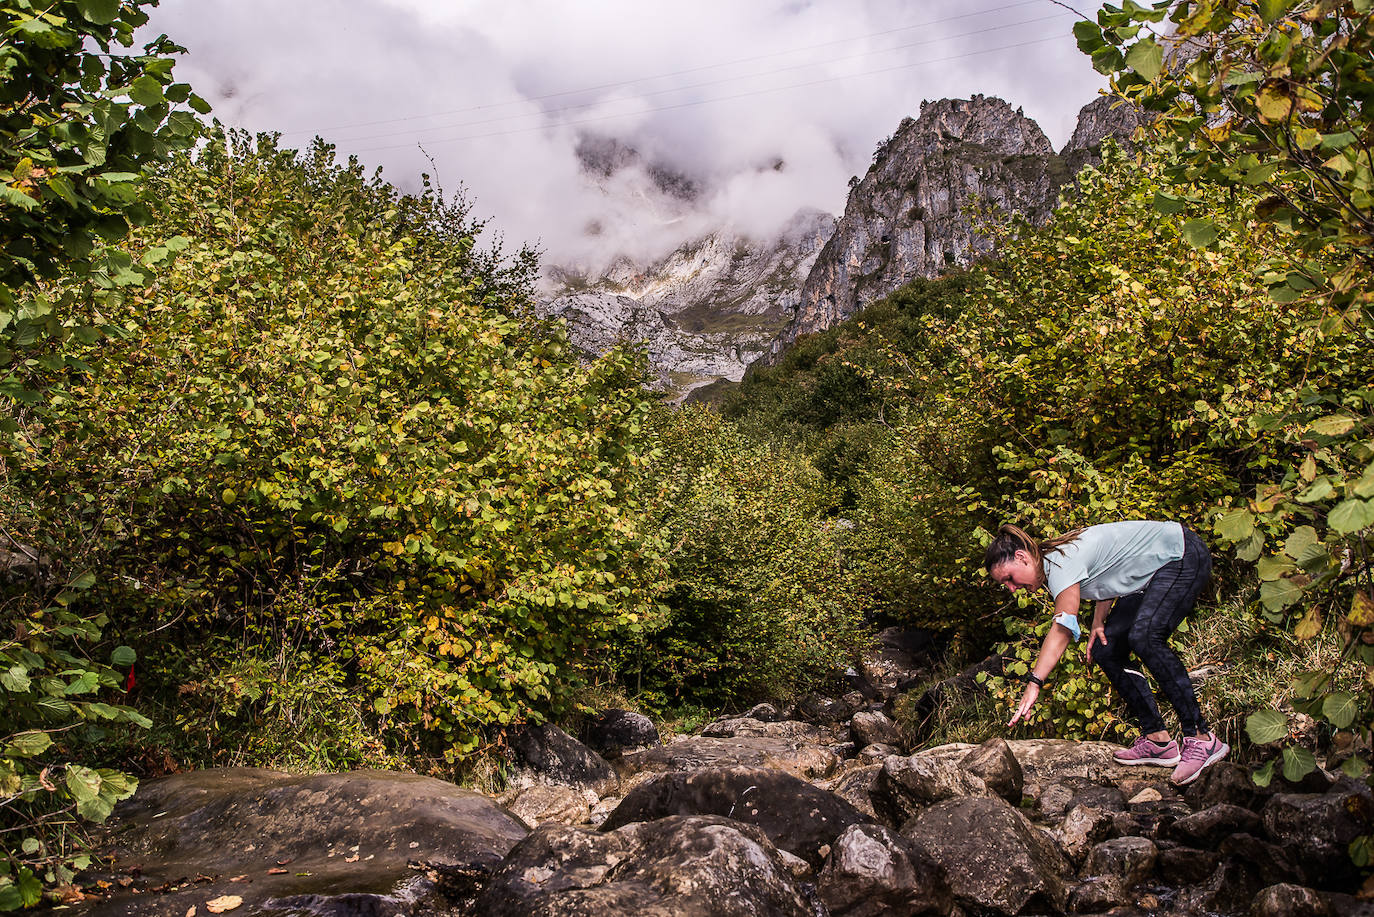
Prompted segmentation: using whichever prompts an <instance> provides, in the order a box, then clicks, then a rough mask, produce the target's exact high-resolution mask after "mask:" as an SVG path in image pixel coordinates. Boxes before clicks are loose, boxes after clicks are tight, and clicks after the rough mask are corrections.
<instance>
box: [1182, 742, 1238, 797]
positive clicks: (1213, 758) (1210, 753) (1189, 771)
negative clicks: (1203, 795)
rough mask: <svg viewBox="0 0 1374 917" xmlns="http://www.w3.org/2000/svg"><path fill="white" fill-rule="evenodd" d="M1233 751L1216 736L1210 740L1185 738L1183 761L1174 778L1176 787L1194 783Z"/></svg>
mask: <svg viewBox="0 0 1374 917" xmlns="http://www.w3.org/2000/svg"><path fill="white" fill-rule="evenodd" d="M1230 750H1231V746H1229V745H1227V744H1226V743H1225V742H1223V741H1222V740H1221V739H1218V738H1217V737H1216V736H1212V737H1211V738H1210V739H1199V738H1198V737H1197V736H1184V737H1183V760H1182V762H1180V763H1179V765H1178V767H1176V768H1174V775H1173V777H1172V778H1170V779H1172V780H1173V782H1174V785H1175V786H1183V785H1184V784H1187V783H1192V782H1193V781H1194V780H1196V779H1197V778H1198V775H1199V774H1201V773H1202V769H1203V768H1204V767H1206V766H1207V765H1209V764H1215V763H1216V762H1218V761H1220V760H1221V759H1222V758H1224V757H1226V753H1227V752H1228V751H1230Z"/></svg>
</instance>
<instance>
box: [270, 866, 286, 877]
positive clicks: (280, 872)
mask: <svg viewBox="0 0 1374 917" xmlns="http://www.w3.org/2000/svg"><path fill="white" fill-rule="evenodd" d="M290 871H291V870H289V869H282V868H281V867H280V866H273V867H272V868H271V869H269V870H267V874H268V875H269V876H284V875H286V874H287V873H288V872H290Z"/></svg>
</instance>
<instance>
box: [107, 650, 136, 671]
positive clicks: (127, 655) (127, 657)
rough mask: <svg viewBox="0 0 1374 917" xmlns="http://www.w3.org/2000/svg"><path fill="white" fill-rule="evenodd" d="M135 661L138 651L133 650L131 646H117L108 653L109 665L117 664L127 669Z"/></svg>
mask: <svg viewBox="0 0 1374 917" xmlns="http://www.w3.org/2000/svg"><path fill="white" fill-rule="evenodd" d="M137 661H138V653H136V652H134V649H133V647H129V646H117V647H115V648H114V651H113V652H112V653H110V665H113V666H118V667H119V668H121V669H127V668H128V667H129V666H131V665H133V664H134V663H135V662H137Z"/></svg>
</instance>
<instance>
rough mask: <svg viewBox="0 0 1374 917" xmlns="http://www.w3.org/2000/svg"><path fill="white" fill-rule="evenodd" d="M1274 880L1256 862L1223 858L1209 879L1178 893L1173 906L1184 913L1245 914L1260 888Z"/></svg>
mask: <svg viewBox="0 0 1374 917" xmlns="http://www.w3.org/2000/svg"><path fill="white" fill-rule="evenodd" d="M1271 883H1272V880H1271V879H1267V878H1265V877H1264V876H1262V875H1261V873H1260V870H1259V869H1258V868H1256V867H1255V866H1254V865H1253V864H1251V863H1246V862H1242V861H1240V860H1236V859H1234V858H1230V857H1223V858H1222V860H1221V865H1219V866H1218V867H1217V869H1216V872H1214V873H1212V875H1211V877H1210V878H1209V879H1208V880H1207V881H1206V882H1203V883H1202V884H1201V885H1198V886H1196V887H1193V888H1187V889H1183V890H1182V891H1181V892H1180V893H1179V895H1178V898H1177V899H1176V900H1175V902H1174V907H1175V909H1176V910H1178V911H1180V912H1181V913H1184V914H1194V913H1205V914H1213V913H1215V914H1244V913H1248V912H1249V910H1250V903H1251V902H1252V901H1253V900H1254V898H1255V896H1256V895H1257V894H1259V892H1260V890H1261V889H1263V888H1264V887H1265V886H1267V885H1269V884H1271Z"/></svg>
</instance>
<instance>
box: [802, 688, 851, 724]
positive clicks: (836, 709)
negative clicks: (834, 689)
mask: <svg viewBox="0 0 1374 917" xmlns="http://www.w3.org/2000/svg"><path fill="white" fill-rule="evenodd" d="M796 715H797V719H799V720H804V721H805V722H808V723H815V724H816V725H817V726H834V725H836V724H838V723H843V722H844V721H845V720H847V719H849V718H850V717H851V716H853V715H854V708H853V707H851V706H849V705H848V704H846V703H845V702H844V701H842V700H836V699H835V698H833V697H825V696H823V695H820V694H807V695H806V696H804V697H803V698H802V699H801V700H799V701H797V706H796Z"/></svg>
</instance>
